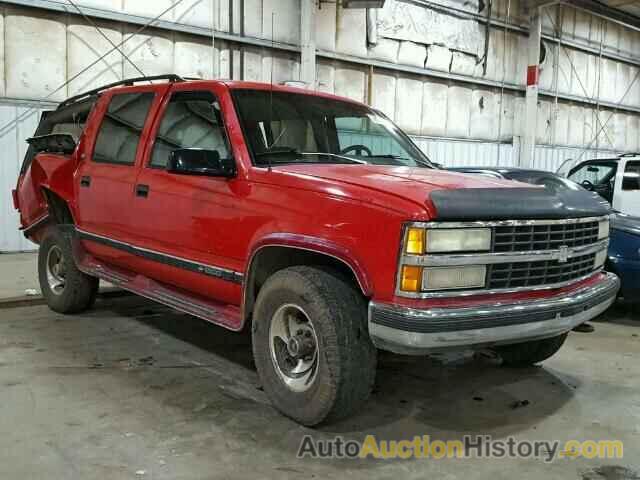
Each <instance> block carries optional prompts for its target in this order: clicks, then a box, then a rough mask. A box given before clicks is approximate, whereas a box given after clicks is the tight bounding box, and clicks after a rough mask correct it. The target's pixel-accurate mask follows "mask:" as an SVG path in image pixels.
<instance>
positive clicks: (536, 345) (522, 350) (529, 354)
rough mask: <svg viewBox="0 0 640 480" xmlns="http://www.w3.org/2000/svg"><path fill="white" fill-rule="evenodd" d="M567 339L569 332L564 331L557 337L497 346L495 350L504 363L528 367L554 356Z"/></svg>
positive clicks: (511, 365) (510, 365)
mask: <svg viewBox="0 0 640 480" xmlns="http://www.w3.org/2000/svg"><path fill="white" fill-rule="evenodd" d="M566 339H567V334H566V333H563V334H562V335H558V336H557V337H551V338H544V339H542V340H533V341H530V342H522V343H516V344H513V345H505V346H502V347H496V349H495V350H496V352H497V353H498V354H499V355H500V356H501V357H502V362H503V364H504V365H506V366H509V367H528V366H530V365H533V364H535V363H538V362H542V361H543V360H546V359H547V358H549V357H551V356H553V355H554V354H555V353H556V352H557V351H558V350H560V347H562V344H564V341H565V340H566Z"/></svg>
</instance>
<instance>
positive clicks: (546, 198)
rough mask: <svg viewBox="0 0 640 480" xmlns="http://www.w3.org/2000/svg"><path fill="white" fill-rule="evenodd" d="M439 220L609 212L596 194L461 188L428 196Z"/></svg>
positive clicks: (584, 215)
mask: <svg viewBox="0 0 640 480" xmlns="http://www.w3.org/2000/svg"><path fill="white" fill-rule="evenodd" d="M431 201H432V202H433V205H434V206H435V208H436V218H435V220H438V221H475V220H518V219H522V220H535V219H544V220H553V219H563V218H579V217H598V216H602V215H607V214H610V213H612V212H611V206H610V205H609V204H608V203H607V201H606V200H605V199H603V198H602V197H600V195H598V194H597V193H593V192H587V191H557V190H551V189H548V188H461V189H457V190H436V191H435V192H432V193H431Z"/></svg>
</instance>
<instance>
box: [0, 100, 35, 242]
mask: <svg viewBox="0 0 640 480" xmlns="http://www.w3.org/2000/svg"><path fill="white" fill-rule="evenodd" d="M40 114H41V108H40V107H37V108H32V107H28V106H16V105H10V104H0V151H1V152H2V161H0V252H19V251H26V250H34V249H35V248H37V247H36V245H34V244H33V243H31V242H29V241H28V240H26V239H25V238H24V236H23V235H22V232H21V231H19V230H18V228H19V226H20V220H19V214H18V212H17V211H16V210H14V209H13V201H12V199H11V190H12V189H14V188H15V187H16V182H17V179H18V174H19V172H20V166H21V165H22V159H23V158H24V154H25V153H26V150H27V143H26V142H25V139H26V138H28V137H30V136H32V135H33V132H34V131H35V129H36V126H37V124H38V121H39V119H40ZM16 120H18V121H16Z"/></svg>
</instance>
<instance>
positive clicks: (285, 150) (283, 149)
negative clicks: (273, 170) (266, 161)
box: [255, 147, 300, 157]
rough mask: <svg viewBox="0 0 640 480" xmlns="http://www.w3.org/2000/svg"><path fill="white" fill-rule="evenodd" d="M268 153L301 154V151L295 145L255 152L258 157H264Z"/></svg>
mask: <svg viewBox="0 0 640 480" xmlns="http://www.w3.org/2000/svg"><path fill="white" fill-rule="evenodd" d="M266 155H300V152H299V151H298V149H297V148H293V147H278V148H272V149H270V150H265V151H264V152H258V153H256V154H255V156H256V157H264V156H266Z"/></svg>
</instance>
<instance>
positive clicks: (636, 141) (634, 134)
mask: <svg viewBox="0 0 640 480" xmlns="http://www.w3.org/2000/svg"><path fill="white" fill-rule="evenodd" d="M626 132H627V145H626V151H628V152H638V151H640V117H638V116H637V115H627V128H626Z"/></svg>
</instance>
